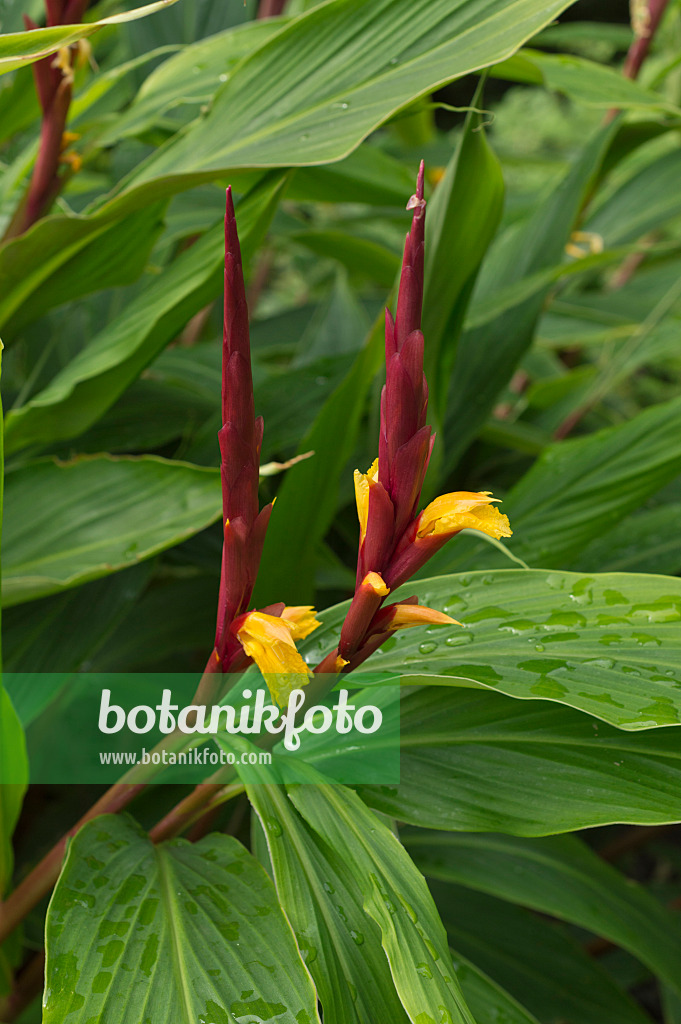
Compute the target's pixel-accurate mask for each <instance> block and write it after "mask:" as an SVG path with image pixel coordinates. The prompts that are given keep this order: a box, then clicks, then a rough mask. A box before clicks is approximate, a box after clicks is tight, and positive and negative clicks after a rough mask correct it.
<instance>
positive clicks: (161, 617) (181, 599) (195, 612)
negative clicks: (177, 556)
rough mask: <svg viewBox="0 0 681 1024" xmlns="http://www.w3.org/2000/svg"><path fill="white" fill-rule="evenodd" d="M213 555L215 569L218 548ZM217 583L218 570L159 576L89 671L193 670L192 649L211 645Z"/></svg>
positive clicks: (109, 640)
mask: <svg viewBox="0 0 681 1024" xmlns="http://www.w3.org/2000/svg"><path fill="white" fill-rule="evenodd" d="M216 555H217V558H216V560H215V563H214V565H215V568H216V569H217V567H218V566H219V557H220V555H219V550H218V551H217V552H216ZM218 588H219V576H218V573H217V572H216V573H215V575H214V576H208V575H204V574H203V573H201V574H199V575H197V576H194V575H193V574H192V576H190V577H189V578H188V579H182V578H181V577H180V578H179V579H170V580H165V581H162V582H161V581H159V582H158V583H157V584H156V585H155V586H154V587H151V588H150V589H149V590H148V591H147V592H146V593H145V594H144V596H143V597H142V599H141V600H140V601H139V602H138V603H137V604H135V605H134V606H133V608H132V609H131V610H130V613H129V614H128V616H127V617H126V618H124V619H123V620H122V621H121V622H120V623H119V625H118V628H117V629H116V630H115V631H114V632H113V633H112V634H111V635H110V636H109V638H108V639H107V641H106V643H105V644H104V645H103V646H102V647H101V649H100V650H99V651H98V652H97V654H96V656H95V658H94V660H93V663H92V665H91V667H90V670H91V671H96V672H140V671H162V670H163V668H168V669H170V670H171V671H173V672H178V671H193V670H194V668H195V657H196V652H197V651H208V650H210V649H211V647H212V644H213V638H214V633H215V610H216V607H217V595H218ZM150 636H153V637H154V641H155V642H154V649H150V646H149V637H150ZM183 659H185V660H183ZM159 663H160V665H159ZM157 666H159V667H158V668H157Z"/></svg>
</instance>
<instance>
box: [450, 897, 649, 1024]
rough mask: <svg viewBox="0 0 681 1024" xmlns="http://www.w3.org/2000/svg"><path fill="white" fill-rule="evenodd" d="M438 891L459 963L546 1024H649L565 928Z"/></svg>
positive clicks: (504, 906)
mask: <svg viewBox="0 0 681 1024" xmlns="http://www.w3.org/2000/svg"><path fill="white" fill-rule="evenodd" d="M432 888H433V893H434V896H435V900H436V903H437V906H438V910H439V911H440V913H441V915H442V918H443V920H444V922H445V925H446V928H447V934H448V936H449V938H450V941H451V944H452V946H453V948H454V950H455V952H454V954H453V955H454V958H456V956H457V954H458V953H461V954H463V955H464V956H465V957H466V958H467V959H468V960H470V961H472V963H474V964H475V965H476V967H479V968H481V969H482V970H483V971H485V973H486V974H488V975H489V976H490V977H491V978H493V979H494V980H495V981H496V982H497V983H498V984H500V985H502V986H503V987H504V989H505V990H506V991H507V992H510V994H511V995H512V996H515V998H516V999H517V1000H518V1001H519V1002H520V1003H521V1004H522V1005H523V1006H524V1007H526V1008H527V1009H528V1010H529V1011H530V1013H533V1014H534V1015H535V1016H536V1017H537V1019H538V1020H540V1021H542V1022H544V1024H565V1022H566V1021H570V1022H572V1021H574V1022H575V1024H577V1022H578V1024H603V1022H604V1021H613V1022H614V1021H617V1024H651V1021H650V1017H648V1016H647V1015H646V1014H645V1013H644V1012H643V1010H641V1009H640V1007H639V1006H638V1005H637V1004H635V1003H634V1002H633V1000H631V999H630V998H629V997H628V996H627V995H626V994H625V992H624V991H623V990H622V989H621V988H620V987H619V986H618V985H616V984H615V982H614V981H613V980H612V978H611V977H610V975H609V974H608V972H607V971H606V970H605V968H604V967H602V966H601V965H600V964H599V963H598V961H597V960H596V959H594V958H593V957H590V956H589V955H588V954H587V953H585V952H584V950H583V949H582V947H581V946H580V945H579V944H578V943H577V942H576V941H575V940H574V939H573V938H571V937H570V936H568V935H567V934H566V932H565V931H564V930H563V929H562V928H561V927H559V926H553V925H551V924H549V923H548V922H547V921H545V920H543V919H542V918H540V917H538V916H537V915H535V914H530V913H529V912H528V911H526V910H523V909H521V908H520V907H515V906H512V905H511V904H508V903H503V902H502V901H501V900H497V899H494V898H493V897H492V896H486V895H484V894H483V893H479V892H474V891H472V890H470V889H464V888H463V887H461V886H458V885H449V884H443V883H438V882H436V883H434V884H433V886H432Z"/></svg>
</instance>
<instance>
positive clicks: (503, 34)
mask: <svg viewBox="0 0 681 1024" xmlns="http://www.w3.org/2000/svg"><path fill="white" fill-rule="evenodd" d="M569 6H570V3H569V0H549V2H548V3H547V2H540V0H516V2H515V3H514V4H512V5H510V6H509V4H508V3H506V2H505V0H492V2H491V3H490V2H483V0H372V2H370V3H367V2H366V0H336V2H333V3H327V4H322V5H321V6H320V7H318V8H316V9H314V10H312V11H310V12H309V13H308V14H305V15H303V16H302V17H300V18H296V19H294V20H293V21H292V22H291V23H289V25H288V26H287V27H286V28H284V29H283V30H282V31H281V32H279V33H277V35H276V36H275V37H274V38H273V39H270V40H269V42H267V43H265V45H264V46H262V47H260V49H259V50H257V51H256V52H255V53H254V54H252V55H251V56H250V57H247V58H246V59H245V60H244V61H243V63H242V64H241V65H240V66H239V67H238V68H237V69H236V70H235V72H234V74H233V75H232V77H231V79H230V80H229V81H228V82H227V83H226V84H225V85H224V87H223V88H222V89H221V90H220V92H218V94H217V96H216V98H215V102H214V104H213V106H212V108H211V110H210V111H209V112H208V114H207V115H206V117H205V118H204V119H203V120H202V121H200V122H199V123H198V124H196V125H195V126H193V127H191V128H190V130H189V131H188V132H187V133H186V134H185V135H184V136H183V137H182V138H180V139H179V140H178V141H176V142H174V143H173V144H171V145H169V146H167V147H165V148H164V149H162V150H161V151H160V152H159V153H158V154H156V155H155V156H152V157H151V158H150V160H149V161H148V162H147V163H146V164H145V165H144V166H143V167H142V168H141V169H140V171H139V172H138V173H136V174H135V175H134V176H133V178H132V179H131V180H130V181H129V182H128V183H127V184H128V187H131V186H133V187H137V186H139V185H140V184H142V183H149V182H151V181H153V180H154V179H158V178H159V177H167V178H168V177H170V178H174V179H177V178H180V177H181V176H193V177H195V176H196V175H201V176H202V177H204V178H205V177H206V176H208V175H209V174H213V173H215V172H216V171H220V170H224V169H225V168H230V167H267V166H275V167H281V166H296V165H301V164H312V163H326V162H328V161H331V160H338V159H340V158H341V157H343V156H346V155H347V154H348V153H349V152H350V151H351V150H352V149H354V148H355V147H356V146H357V145H358V144H359V143H360V142H361V141H362V139H364V138H366V136H367V135H369V134H370V133H371V132H372V131H373V130H374V129H375V128H377V127H378V126H379V125H380V124H381V123H382V122H384V121H385V120H386V119H387V118H388V117H390V116H391V115H392V114H394V113H395V112H396V111H398V110H400V109H401V108H403V107H405V106H407V105H408V104H409V103H411V102H412V101H413V100H415V99H417V98H418V97H420V96H424V95H426V94H427V93H428V92H430V91H432V90H433V89H434V88H436V87H437V86H439V85H442V84H444V83H445V82H450V81H453V80H454V79H456V78H460V77H461V76H462V75H465V74H468V73H469V72H471V71H474V70H476V69H479V68H482V67H486V66H488V65H490V64H494V63H496V62H498V61H499V60H502V59H503V58H504V57H507V56H510V54H511V53H513V51H514V50H515V49H516V48H517V47H518V46H520V45H521V44H522V43H523V42H525V41H526V40H527V39H528V38H529V37H530V36H531V35H533V34H534V33H536V32H537V31H539V29H541V28H543V27H544V26H545V25H547V24H548V23H549V22H550V21H552V20H553V18H555V17H556V16H557V15H558V14H560V12H561V11H563V10H565V8H566V7H569ZM263 83H266V88H265V87H264V85H263ZM227 126H229V127H228V128H227Z"/></svg>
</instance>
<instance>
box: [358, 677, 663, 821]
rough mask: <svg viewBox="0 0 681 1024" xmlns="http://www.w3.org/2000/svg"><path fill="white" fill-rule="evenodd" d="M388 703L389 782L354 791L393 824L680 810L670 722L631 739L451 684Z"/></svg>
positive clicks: (567, 714) (544, 704)
mask: <svg viewBox="0 0 681 1024" xmlns="http://www.w3.org/2000/svg"><path fill="white" fill-rule="evenodd" d="M373 664H374V663H373V661H372V662H371V665H372V666H373ZM400 710H401V719H400V720H401V741H400V742H401V770H400V785H399V786H385V785H383V786H364V787H362V789H361V794H362V798H363V799H364V800H366V802H367V803H369V804H370V805H371V806H372V807H376V808H377V809H378V810H380V811H383V812H384V813H385V814H389V815H391V816H392V817H395V818H397V819H398V820H400V821H406V822H408V823H409V824H411V825H419V826H422V827H424V828H437V829H446V830H452V831H467V830H474V831H476V832H501V831H503V832H508V833H511V834H512V835H524V836H537V835H547V834H550V833H555V832H569V831H572V830H574V829H581V828H592V827H594V826H595V825H610V824H614V823H616V822H629V823H631V824H636V825H657V824H668V823H671V822H676V821H678V820H679V819H680V818H681V803H680V801H679V792H680V791H681V754H680V753H679V741H678V733H677V731H676V729H674V728H672V727H670V728H666V729H655V730H647V731H645V732H641V733H637V734H635V735H632V734H631V733H627V732H624V731H622V730H621V729H615V728H613V727H612V726H609V725H606V724H605V723H603V722H598V723H595V722H594V721H593V719H591V718H589V716H587V715H585V714H582V713H580V712H577V711H573V710H572V709H571V708H566V707H561V706H560V705H558V704H555V703H550V702H548V701H538V702H535V701H533V702H527V701H517V700H516V701H514V700H513V699H512V698H510V697H505V696H503V695H502V694H492V693H488V692H480V691H479V690H467V689H458V688H455V687H451V688H446V689H443V688H441V687H436V686H428V687H423V686H422V687H419V688H418V689H417V690H416V691H414V692H413V693H410V694H408V695H407V696H406V697H403V698H402V703H401V709H400Z"/></svg>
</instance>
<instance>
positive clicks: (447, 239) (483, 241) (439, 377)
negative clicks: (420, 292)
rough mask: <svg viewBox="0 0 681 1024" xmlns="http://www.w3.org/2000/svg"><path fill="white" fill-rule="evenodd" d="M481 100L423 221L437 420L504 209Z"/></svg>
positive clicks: (429, 365)
mask: <svg viewBox="0 0 681 1024" xmlns="http://www.w3.org/2000/svg"><path fill="white" fill-rule="evenodd" d="M482 99H483V88H482V84H481V85H480V87H479V88H478V89H477V90H476V93H475V96H474V97H473V100H472V103H471V106H472V108H473V109H471V111H470V112H469V114H468V116H467V118H466V123H465V126H464V130H463V134H462V135H461V138H460V141H459V144H458V146H457V148H456V151H455V153H454V155H453V157H452V159H451V160H450V162H449V164H448V165H447V169H446V171H445V176H444V178H443V179H442V181H441V182H440V184H439V185H438V187H437V189H436V190H435V193H434V195H433V198H432V200H431V202H430V203H429V206H428V215H427V217H426V249H425V268H424V272H425V280H424V296H423V333H424V336H425V337H426V338H427V339H428V344H427V345H426V350H425V355H426V367H425V368H426V376H427V377H428V379H429V380H431V381H434V382H435V381H437V382H439V387H438V388H436V389H435V394H434V395H433V397H434V399H435V402H434V404H435V409H436V413H437V415H438V416H440V417H441V416H442V413H443V411H444V403H445V401H446V398H447V386H448V383H449V378H450V376H451V371H452V366H453V364H454V357H455V353H456V343H457V341H458V336H459V333H460V331H461V326H462V323H463V318H464V314H465V311H466V307H467V304H468V300H469V298H470V295H471V291H472V289H473V285H474V284H475V279H476V277H477V273H478V269H479V267H480V264H481V262H482V260H483V257H484V255H485V252H486V251H487V248H488V246H489V244H490V242H491V241H492V238H493V237H494V234H495V233H496V230H497V227H498V226H499V220H500V218H501V214H502V210H503V205H504V179H503V175H502V171H501V165H500V163H499V160H498V158H497V156H496V154H495V153H494V151H493V150H492V148H491V146H490V145H489V143H488V141H487V137H486V135H485V131H484V123H483V115H482V112H481V111H480V110H477V109H475V108H477V107H479V106H480V105H481V104H482ZM435 457H436V458H437V457H438V453H437V451H436V452H435Z"/></svg>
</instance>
